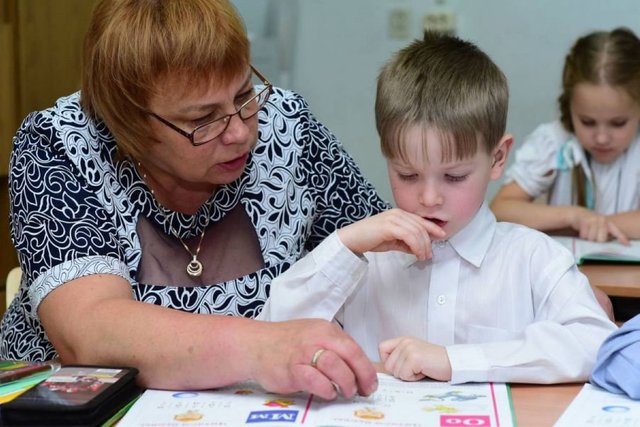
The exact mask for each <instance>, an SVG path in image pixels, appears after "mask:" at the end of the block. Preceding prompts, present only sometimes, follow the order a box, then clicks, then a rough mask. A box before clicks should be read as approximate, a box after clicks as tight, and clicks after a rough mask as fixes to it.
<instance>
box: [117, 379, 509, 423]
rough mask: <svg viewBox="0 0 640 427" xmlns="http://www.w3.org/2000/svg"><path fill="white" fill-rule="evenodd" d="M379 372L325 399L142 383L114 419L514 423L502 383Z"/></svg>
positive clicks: (252, 387)
mask: <svg viewBox="0 0 640 427" xmlns="http://www.w3.org/2000/svg"><path fill="white" fill-rule="evenodd" d="M378 375H379V378H378V380H379V386H378V391H377V392H376V393H374V394H373V395H372V396H369V397H355V398H353V399H341V398H338V399H336V400H335V401H331V402H327V401H324V400H322V399H319V398H316V397H314V396H313V395H308V394H304V393H298V394H293V395H278V394H273V393H267V392H265V391H264V390H262V389H261V388H260V387H259V386H258V385H257V384H256V383H254V382H244V383H240V384H236V385H234V386H231V387H225V388H221V389H217V390H209V391H161V390H147V391H145V392H144V394H143V395H142V396H141V397H140V399H139V400H138V401H137V402H136V403H135V404H134V405H133V406H132V408H131V409H130V410H129V412H128V413H127V414H126V415H125V416H124V418H122V419H121V420H120V422H119V423H118V427H132V426H149V427H150V426H154V427H160V426H176V425H189V426H212V425H215V426H230V427H231V426H233V427H238V426H246V425H259V426H263V427H274V426H285V425H286V426H309V427H320V426H341V427H350V426H359V427H362V426H394V427H398V426H411V427H422V426H484V427H489V426H493V427H496V426H504V427H508V426H513V425H515V422H514V420H513V412H512V405H511V398H510V394H509V389H508V386H507V385H505V384H493V383H479V384H463V385H451V384H448V383H440V382H433V381H418V382H404V381H400V380H397V379H395V378H393V377H391V376H389V375H385V374H378Z"/></svg>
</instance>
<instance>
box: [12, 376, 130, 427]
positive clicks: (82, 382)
mask: <svg viewBox="0 0 640 427" xmlns="http://www.w3.org/2000/svg"><path fill="white" fill-rule="evenodd" d="M137 374H138V370H137V369H135V368H124V367H107V366H91V365H67V366H64V365H63V366H62V367H61V368H60V369H59V370H58V371H56V372H55V373H53V374H52V375H51V376H50V377H48V378H47V379H46V380H45V381H43V382H41V383H40V384H38V385H37V386H35V387H33V388H31V389H29V390H27V391H26V392H24V393H23V394H21V395H19V396H18V397H16V398H15V399H13V400H11V401H9V402H7V403H5V404H3V405H2V406H0V416H1V417H2V425H5V426H25V425H38V426H59V425H64V426H99V425H101V424H102V423H104V422H105V421H107V420H109V419H110V418H111V417H112V416H113V415H114V414H116V413H117V412H118V411H119V410H120V409H121V408H122V407H123V406H125V405H126V404H127V403H128V402H130V401H131V400H132V399H134V398H135V397H137V396H138V395H139V394H140V393H141V392H142V390H141V389H139V388H138V386H137V385H136V383H135V377H136V375H137Z"/></svg>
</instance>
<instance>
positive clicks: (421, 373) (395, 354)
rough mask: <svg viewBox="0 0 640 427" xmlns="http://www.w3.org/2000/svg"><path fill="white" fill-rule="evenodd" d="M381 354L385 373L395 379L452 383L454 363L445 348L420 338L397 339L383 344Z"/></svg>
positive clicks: (379, 348) (380, 349) (380, 346)
mask: <svg viewBox="0 0 640 427" xmlns="http://www.w3.org/2000/svg"><path fill="white" fill-rule="evenodd" d="M378 350H379V353H380V360H381V361H382V363H383V364H384V368H385V370H386V371H387V372H389V373H391V374H393V376H394V377H396V378H400V379H401V380H405V381H418V380H421V379H423V378H425V377H427V378H432V379H434V380H437V381H449V380H451V363H450V362H449V356H448V355H447V349H446V348H445V347H443V346H440V345H436V344H431V343H429V342H427V341H424V340H421V339H418V338H413V337H398V338H393V339H390V340H386V341H383V342H381V343H380V345H379V346H378Z"/></svg>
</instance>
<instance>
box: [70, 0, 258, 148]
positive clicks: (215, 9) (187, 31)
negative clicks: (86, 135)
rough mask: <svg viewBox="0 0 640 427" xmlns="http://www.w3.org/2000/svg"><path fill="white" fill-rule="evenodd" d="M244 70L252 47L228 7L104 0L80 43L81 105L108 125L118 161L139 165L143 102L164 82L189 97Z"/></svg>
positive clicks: (144, 133) (195, 1)
mask: <svg viewBox="0 0 640 427" xmlns="http://www.w3.org/2000/svg"><path fill="white" fill-rule="evenodd" d="M248 70H249V40H248V38H247V34H246V31H245V27H244V22H243V21H242V18H241V17H240V14H239V13H238V11H237V10H236V9H235V7H234V6H233V4H232V3H231V2H230V1H229V0H190V1H184V0H162V1H142V0H101V1H99V2H98V3H97V5H96V7H95V9H94V12H93V15H92V19H91V22H90V24H89V29H88V31H87V34H86V36H85V41H84V53H83V65H82V93H81V103H82V106H83V108H84V109H85V111H86V112H87V113H88V114H90V115H92V116H97V117H99V118H100V119H102V120H103V121H104V122H105V124H106V125H107V127H108V128H109V130H110V131H111V133H112V134H113V135H114V137H115V139H116V144H117V147H118V152H119V154H120V155H121V156H131V157H134V158H141V157H144V155H145V153H146V151H147V150H146V148H147V147H148V144H149V143H150V142H149V141H150V140H151V130H150V126H149V123H148V120H149V114H148V107H149V104H148V103H149V101H150V99H151V98H152V97H153V96H154V95H157V91H158V89H159V85H161V84H162V83H163V80H164V79H166V78H167V77H170V78H175V79H178V82H179V83H181V86H179V87H178V88H177V90H179V91H188V90H193V89H194V88H198V85H202V86H203V87H204V85H207V84H210V83H212V81H214V82H215V83H217V84H219V85H221V86H223V87H224V85H226V84H228V83H229V82H230V81H232V80H233V79H234V78H238V76H242V75H243V73H246V72H247V71H248ZM185 142H186V141H185Z"/></svg>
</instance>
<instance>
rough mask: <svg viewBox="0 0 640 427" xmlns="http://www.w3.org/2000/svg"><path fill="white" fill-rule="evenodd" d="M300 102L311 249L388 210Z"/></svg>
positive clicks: (331, 134) (330, 136) (367, 182)
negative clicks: (312, 206) (311, 206)
mask: <svg viewBox="0 0 640 427" xmlns="http://www.w3.org/2000/svg"><path fill="white" fill-rule="evenodd" d="M298 100H299V101H300V102H302V108H301V114H300V120H301V123H300V124H301V136H302V138H303V139H304V140H305V148H304V153H303V154H302V157H301V159H300V161H301V167H302V169H303V170H304V171H305V173H306V175H307V177H306V182H308V185H309V186H310V188H311V191H312V192H313V194H314V199H315V201H316V209H317V212H316V218H315V221H314V222H313V226H312V228H311V235H310V236H309V239H308V240H307V249H309V250H310V249H312V248H314V247H315V246H317V245H318V244H320V242H322V240H324V239H325V238H326V237H327V236H328V235H329V234H331V233H332V232H333V231H335V230H337V229H339V228H341V227H344V226H345V225H348V224H350V223H352V222H355V221H358V220H360V219H363V218H366V217H368V216H371V215H374V214H377V213H379V212H382V211H384V210H387V209H389V208H390V205H389V203H387V202H386V201H384V200H382V199H381V198H380V196H379V195H378V193H377V192H376V190H375V188H374V187H373V185H372V184H371V182H370V181H369V180H367V179H366V178H365V177H364V176H363V174H362V172H361V171H360V169H359V168H358V165H357V164H356V163H355V161H354V160H353V158H352V157H351V156H350V155H349V154H348V153H347V151H346V150H345V149H344V147H343V146H342V144H341V143H340V141H338V139H337V138H336V136H335V135H334V134H333V133H331V131H330V130H329V129H327V128H326V127H325V126H324V125H323V124H322V123H320V122H319V121H317V120H316V118H315V117H314V116H313V114H311V113H310V112H309V110H308V106H307V104H306V102H305V101H304V100H303V99H302V98H301V97H298Z"/></svg>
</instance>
